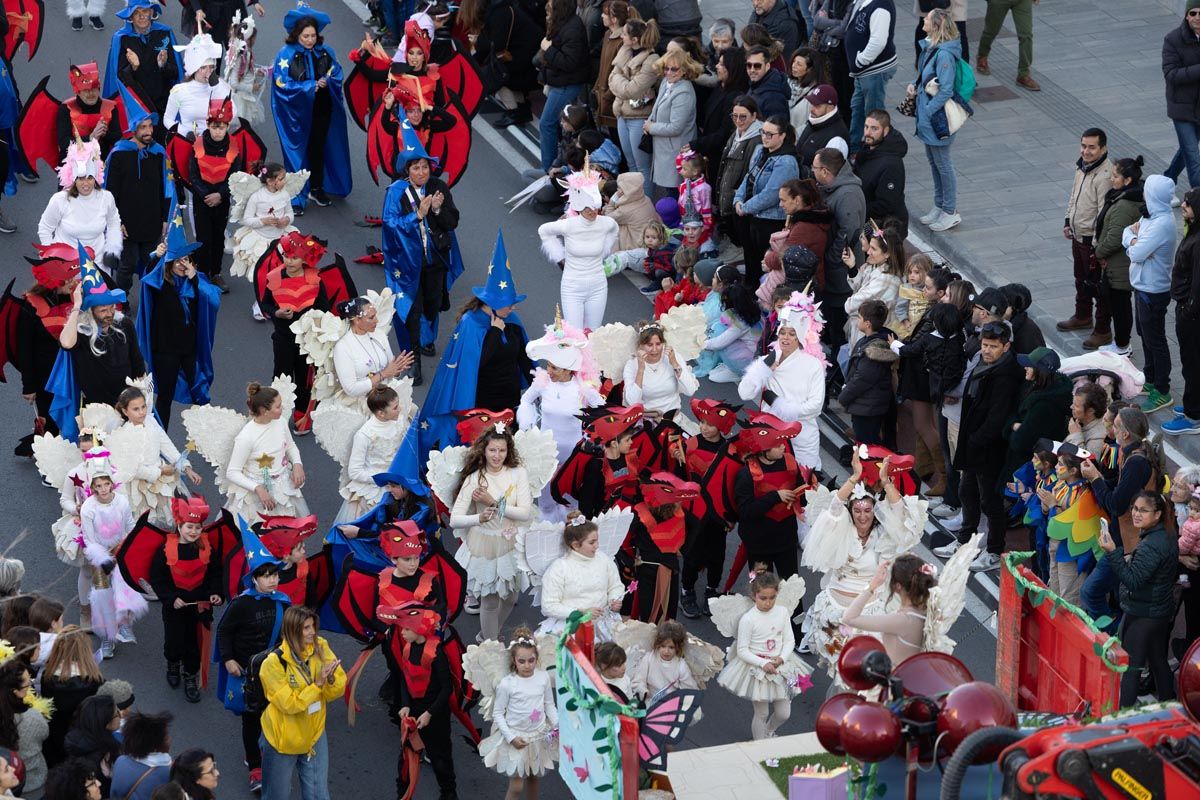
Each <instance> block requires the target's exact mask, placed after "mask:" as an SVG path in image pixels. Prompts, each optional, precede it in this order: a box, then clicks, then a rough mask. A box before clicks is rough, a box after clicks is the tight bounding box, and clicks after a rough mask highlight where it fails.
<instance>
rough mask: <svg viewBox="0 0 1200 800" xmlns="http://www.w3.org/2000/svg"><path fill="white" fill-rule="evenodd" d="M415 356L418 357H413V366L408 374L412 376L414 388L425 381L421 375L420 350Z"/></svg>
mask: <svg viewBox="0 0 1200 800" xmlns="http://www.w3.org/2000/svg"><path fill="white" fill-rule="evenodd" d="M415 356H416V357H415V358H414V359H413V365H412V368H411V369H410V370H409V371H408V374H409V375H410V376H411V377H412V385H413V387H414V388H416V387H417V386H420V385H421V384H422V383H424V382H425V379H424V378H423V377H421V353H420V352H419V351H418V352H417V353H416V354H415Z"/></svg>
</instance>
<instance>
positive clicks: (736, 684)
mask: <svg viewBox="0 0 1200 800" xmlns="http://www.w3.org/2000/svg"><path fill="white" fill-rule="evenodd" d="M735 647H736V645H735V646H734V647H730V648H729V650H727V651H726V654H725V669H723V670H721V674H720V675H718V676H717V683H719V684H721V685H722V686H724V687H725V688H726V689H728V690H729V691H730V692H732V693H733V694H735V695H737V696H738V697H741V698H744V699H746V700H750V701H764V700H765V701H767V702H774V701H775V700H790V699H791V698H793V697H795V696H796V695H798V694H800V692H801V691H802V690H801V689H800V687H799V686H797V685H796V682H797V680H798V679H799V677H800V676H801V675H811V674H812V667H810V666H809V665H808V664H806V663H804V662H803V661H801V660H800V658H799V657H798V656H797V655H796V654H795V653H788V654H787V656H786V660H785V661H784V662H783V664H781V665H780V666H779V669H778V670H777V671H776V673H775V674H774V675H768V674H767V673H765V672H763V671H762V668H761V667H752V666H750V665H749V664H747V663H746V662H745V661H742V659H740V658H738V656H737V652H736V650H735Z"/></svg>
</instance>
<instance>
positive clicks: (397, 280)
mask: <svg viewBox="0 0 1200 800" xmlns="http://www.w3.org/2000/svg"><path fill="white" fill-rule="evenodd" d="M400 128H401V136H402V138H403V141H404V148H403V150H402V152H401V153H400V154H399V155H397V156H396V167H397V169H399V170H400V172H401V173H402V174H403V177H404V180H397V181H395V182H394V183H392V185H391V186H389V187H388V190H387V195H386V196H385V198H384V201H383V265H384V266H383V270H384V277H385V279H386V280H387V285H388V287H389V288H391V289H392V291H393V292H395V293H396V305H395V309H396V319H395V322H394V323H393V326H394V327H395V329H396V339H397V341H399V342H400V346H401V347H402V348H404V349H409V350H412V351H413V353H414V354H415V355H416V356H417V359H416V363H415V364H414V365H413V375H412V378H413V385H414V386H420V385H421V382H422V380H423V379H422V375H421V358H420V356H421V355H427V356H431V355H433V353H434V349H433V343H434V342H435V341H436V340H437V321H438V315H439V314H440V313H441V312H443V311H449V310H450V287H451V286H453V285H454V282H455V281H456V280H457V279H458V276H459V275H461V274H462V272H463V261H462V255H461V253H460V252H459V249H458V237H457V235H456V234H455V229H456V228H457V227H458V221H459V214H458V208H457V207H456V206H455V205H454V197H453V195H451V193H450V188H449V187H448V186H447V185H446V184H445V183H443V182H442V180H441V179H440V178H434V177H431V169H432V167H431V160H430V158H429V154H428V153H426V152H425V148H424V147H423V146H422V145H421V143H420V142H419V141H417V139H416V133H415V131H414V130H413V128H412V126H411V125H410V124H409V123H408V122H407V121H405V122H403V123H401V125H400ZM406 342H407V344H406Z"/></svg>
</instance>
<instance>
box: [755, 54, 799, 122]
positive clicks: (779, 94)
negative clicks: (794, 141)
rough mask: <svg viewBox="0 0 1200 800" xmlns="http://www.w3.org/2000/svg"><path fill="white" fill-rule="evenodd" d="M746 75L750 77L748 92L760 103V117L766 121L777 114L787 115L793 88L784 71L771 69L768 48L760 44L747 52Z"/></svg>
mask: <svg viewBox="0 0 1200 800" xmlns="http://www.w3.org/2000/svg"><path fill="white" fill-rule="evenodd" d="M746 76H747V77H748V78H749V79H750V88H749V89H748V90H747V91H746V94H748V95H750V96H751V97H753V98H754V102H756V103H758V118H759V119H761V120H763V121H764V122H765V121H766V120H768V119H770V118H771V117H774V116H776V115H780V114H781V115H783V116H787V113H788V97H789V96H790V91H791V90H790V89H788V84H787V78H785V77H783V73H782V72H780V71H779V70H776V69H771V53H770V51H769V50H767V48H765V47H763V46H762V45H760V44H759V45H755V46H754V47H751V48H750V50H749V51H748V52H747V53H746Z"/></svg>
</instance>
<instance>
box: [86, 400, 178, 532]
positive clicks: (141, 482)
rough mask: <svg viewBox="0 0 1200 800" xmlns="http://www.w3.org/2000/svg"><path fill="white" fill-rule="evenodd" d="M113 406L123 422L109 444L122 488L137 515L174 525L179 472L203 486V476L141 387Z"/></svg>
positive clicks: (136, 516)
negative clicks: (161, 422) (157, 416)
mask: <svg viewBox="0 0 1200 800" xmlns="http://www.w3.org/2000/svg"><path fill="white" fill-rule="evenodd" d="M113 408H115V409H116V411H117V413H118V414H120V415H121V418H122V420H123V421H122V424H121V425H120V427H118V428H117V429H116V430H114V431H113V432H112V433H110V434H109V436H108V445H109V449H110V450H112V451H113V462H114V464H115V465H116V466H117V467H118V468H119V469H120V470H121V479H122V487H121V488H122V491H123V492H124V494H125V496H126V497H128V498H129V505H130V506H131V507H132V508H133V515H134V518H135V519H137V518H141V516H142V515H143V514H145V513H147V512H149V513H150V517H151V520H152V521H154V522H160V523H162V524H170V521H171V508H170V504H171V501H172V497H173V496H174V493H175V489H176V488H177V486H178V483H177V482H178V480H179V478H178V473H180V472H182V473H183V474H184V475H186V476H187V478H188V480H190V481H191V482H192V484H193V485H196V486H199V485H200V476H199V475H198V474H197V473H196V471H195V470H194V469H192V468H191V466H190V465H189V464H188V462H187V459H186V458H182V457H181V454H180V452H179V449H178V448H176V447H175V445H174V444H173V443H172V442H171V439H170V437H168V436H167V432H166V431H164V430H163V428H162V426H161V425H159V424H158V420H156V419H155V418H154V415H153V414H152V413H150V408H149V405H148V403H147V400H146V394H145V393H144V392H143V391H142V390H141V389H139V388H137V387H135V386H130V387H128V388H126V389H124V390H122V392H121V394H120V395H118V396H117V402H116V403H114V404H113Z"/></svg>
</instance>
